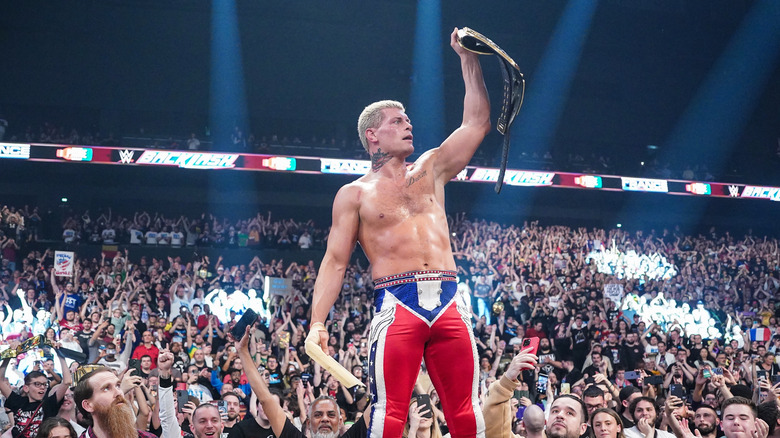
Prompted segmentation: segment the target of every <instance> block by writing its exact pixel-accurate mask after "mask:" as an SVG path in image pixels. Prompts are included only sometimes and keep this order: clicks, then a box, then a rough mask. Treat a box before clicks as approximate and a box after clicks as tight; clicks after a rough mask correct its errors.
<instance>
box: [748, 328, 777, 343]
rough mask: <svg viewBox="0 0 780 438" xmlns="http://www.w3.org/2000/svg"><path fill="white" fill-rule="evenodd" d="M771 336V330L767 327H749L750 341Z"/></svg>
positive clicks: (765, 339) (766, 338)
mask: <svg viewBox="0 0 780 438" xmlns="http://www.w3.org/2000/svg"><path fill="white" fill-rule="evenodd" d="M771 337H772V332H771V331H770V330H769V329H768V328H757V329H750V340H751V341H768V340H769V339H770V338H771Z"/></svg>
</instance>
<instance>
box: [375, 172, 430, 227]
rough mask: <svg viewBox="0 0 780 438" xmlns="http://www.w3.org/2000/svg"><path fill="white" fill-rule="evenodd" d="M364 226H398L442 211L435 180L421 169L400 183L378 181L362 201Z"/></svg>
mask: <svg viewBox="0 0 780 438" xmlns="http://www.w3.org/2000/svg"><path fill="white" fill-rule="evenodd" d="M361 201H362V202H361V208H360V210H361V215H360V216H361V220H362V221H364V223H377V224H386V225H390V224H395V223H397V222H402V221H406V220H413V219H415V218H416V217H419V216H423V215H430V214H431V213H436V212H438V210H440V209H441V204H440V203H439V202H438V201H437V199H436V190H435V187H434V183H433V178H432V177H431V175H429V172H428V171H427V170H425V169H422V170H420V171H418V172H414V173H410V174H409V175H407V177H406V178H405V179H404V180H403V183H401V182H400V181H389V180H387V181H379V182H377V183H376V184H375V185H374V187H373V188H372V190H369V191H368V192H367V193H364V197H363V199H362V200H361Z"/></svg>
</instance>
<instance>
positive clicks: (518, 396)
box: [514, 389, 531, 401]
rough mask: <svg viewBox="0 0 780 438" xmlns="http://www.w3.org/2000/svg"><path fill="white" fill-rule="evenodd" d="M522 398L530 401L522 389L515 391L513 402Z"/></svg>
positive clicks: (528, 395)
mask: <svg viewBox="0 0 780 438" xmlns="http://www.w3.org/2000/svg"><path fill="white" fill-rule="evenodd" d="M523 397H525V398H527V399H530V398H531V394H530V393H529V392H528V391H527V390H524V389H515V393H514V398H515V400H518V401H519V400H520V399H521V398H523Z"/></svg>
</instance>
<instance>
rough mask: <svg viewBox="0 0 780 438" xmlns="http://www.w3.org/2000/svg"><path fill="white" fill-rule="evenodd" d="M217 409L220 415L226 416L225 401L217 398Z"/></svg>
mask: <svg viewBox="0 0 780 438" xmlns="http://www.w3.org/2000/svg"><path fill="white" fill-rule="evenodd" d="M217 409H218V410H219V415H220V416H222V417H225V416H227V402H226V401H225V400H217Z"/></svg>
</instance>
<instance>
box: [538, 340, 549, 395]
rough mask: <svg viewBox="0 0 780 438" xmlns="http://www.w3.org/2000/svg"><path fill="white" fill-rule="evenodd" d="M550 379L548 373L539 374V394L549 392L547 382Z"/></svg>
mask: <svg viewBox="0 0 780 438" xmlns="http://www.w3.org/2000/svg"><path fill="white" fill-rule="evenodd" d="M537 340H538V339H537ZM548 381H549V378H548V377H547V375H546V374H539V380H537V381H536V392H537V393H538V394H546V393H547V382H548Z"/></svg>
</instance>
